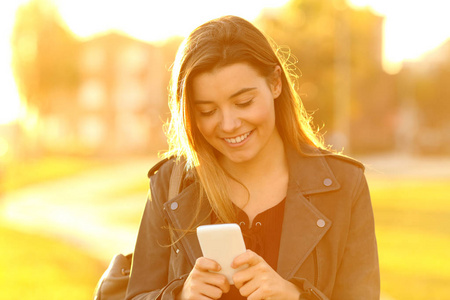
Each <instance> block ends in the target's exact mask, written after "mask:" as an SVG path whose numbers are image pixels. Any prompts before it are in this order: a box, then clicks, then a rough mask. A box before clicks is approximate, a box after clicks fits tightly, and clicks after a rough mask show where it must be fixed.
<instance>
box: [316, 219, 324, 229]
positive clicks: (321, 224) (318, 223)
mask: <svg viewBox="0 0 450 300" xmlns="http://www.w3.org/2000/svg"><path fill="white" fill-rule="evenodd" d="M316 224H317V226H319V227H320V228H323V227H324V226H325V221H324V220H323V219H319V220H317V223H316Z"/></svg>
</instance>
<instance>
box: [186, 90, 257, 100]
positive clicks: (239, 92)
mask: <svg viewBox="0 0 450 300" xmlns="http://www.w3.org/2000/svg"><path fill="white" fill-rule="evenodd" d="M256 89H257V88H256V87H249V88H243V89H240V90H239V91H237V92H236V93H234V94H232V95H231V96H230V97H228V99H232V98H235V97H237V96H239V95H242V94H245V93H247V92H250V91H253V90H256ZM213 102H214V101H209V100H194V104H209V103H213Z"/></svg>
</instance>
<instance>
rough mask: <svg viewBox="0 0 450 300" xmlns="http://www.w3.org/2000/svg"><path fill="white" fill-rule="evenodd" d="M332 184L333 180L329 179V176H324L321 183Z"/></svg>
mask: <svg viewBox="0 0 450 300" xmlns="http://www.w3.org/2000/svg"><path fill="white" fill-rule="evenodd" d="M332 184H333V181H332V180H331V179H330V178H325V179H324V180H323V185H324V186H330V185H332Z"/></svg>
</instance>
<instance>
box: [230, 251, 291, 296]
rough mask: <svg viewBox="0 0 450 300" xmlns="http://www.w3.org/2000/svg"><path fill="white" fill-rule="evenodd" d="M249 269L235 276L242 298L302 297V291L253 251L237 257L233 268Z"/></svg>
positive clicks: (234, 279)
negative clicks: (242, 267) (243, 266)
mask: <svg viewBox="0 0 450 300" xmlns="http://www.w3.org/2000/svg"><path fill="white" fill-rule="evenodd" d="M245 264H247V265H248V268H245V269H243V270H242V271H238V272H236V273H235V274H234V276H233V281H234V284H235V286H236V288H237V289H239V292H240V294H241V295H242V296H244V297H247V299H249V300H260V299H270V300H276V299H283V300H287V299H295V300H297V299H298V298H299V296H300V291H299V290H298V288H297V287H296V286H295V285H294V284H293V283H291V282H289V281H287V280H285V279H284V278H282V277H281V276H280V275H278V273H277V272H275V271H274V270H273V269H272V268H271V267H270V266H269V264H268V263H266V261H265V260H264V259H263V258H262V257H261V256H259V255H258V254H256V253H255V252H253V251H251V250H247V251H246V252H245V253H243V254H241V255H239V256H237V257H236V258H235V259H234V261H233V264H232V265H231V266H232V267H233V268H239V267H240V266H242V265H245Z"/></svg>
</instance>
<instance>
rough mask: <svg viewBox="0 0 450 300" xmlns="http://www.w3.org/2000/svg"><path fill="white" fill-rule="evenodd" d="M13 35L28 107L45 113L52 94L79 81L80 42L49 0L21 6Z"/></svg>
mask: <svg viewBox="0 0 450 300" xmlns="http://www.w3.org/2000/svg"><path fill="white" fill-rule="evenodd" d="M15 20H16V21H15V24H14V30H13V34H12V50H13V69H14V73H15V77H16V81H17V83H18V86H19V90H20V93H21V95H22V98H23V100H24V101H25V102H26V103H27V106H31V107H33V108H35V109H37V111H38V113H40V114H45V113H47V112H48V110H49V109H50V105H49V101H50V97H49V94H50V93H51V92H52V91H55V90H58V89H73V88H75V87H76V86H77V84H78V71H77V49H78V46H77V41H76V39H75V37H74V36H73V35H72V33H71V32H70V31H69V30H68V29H67V28H66V27H65V25H64V23H63V22H62V20H61V17H60V16H59V14H58V11H57V9H56V7H55V6H54V5H53V4H52V3H51V2H50V1H49V0H31V1H30V2H28V3H27V4H24V5H22V6H20V7H19V9H18V10H17V12H16V19H15Z"/></svg>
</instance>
